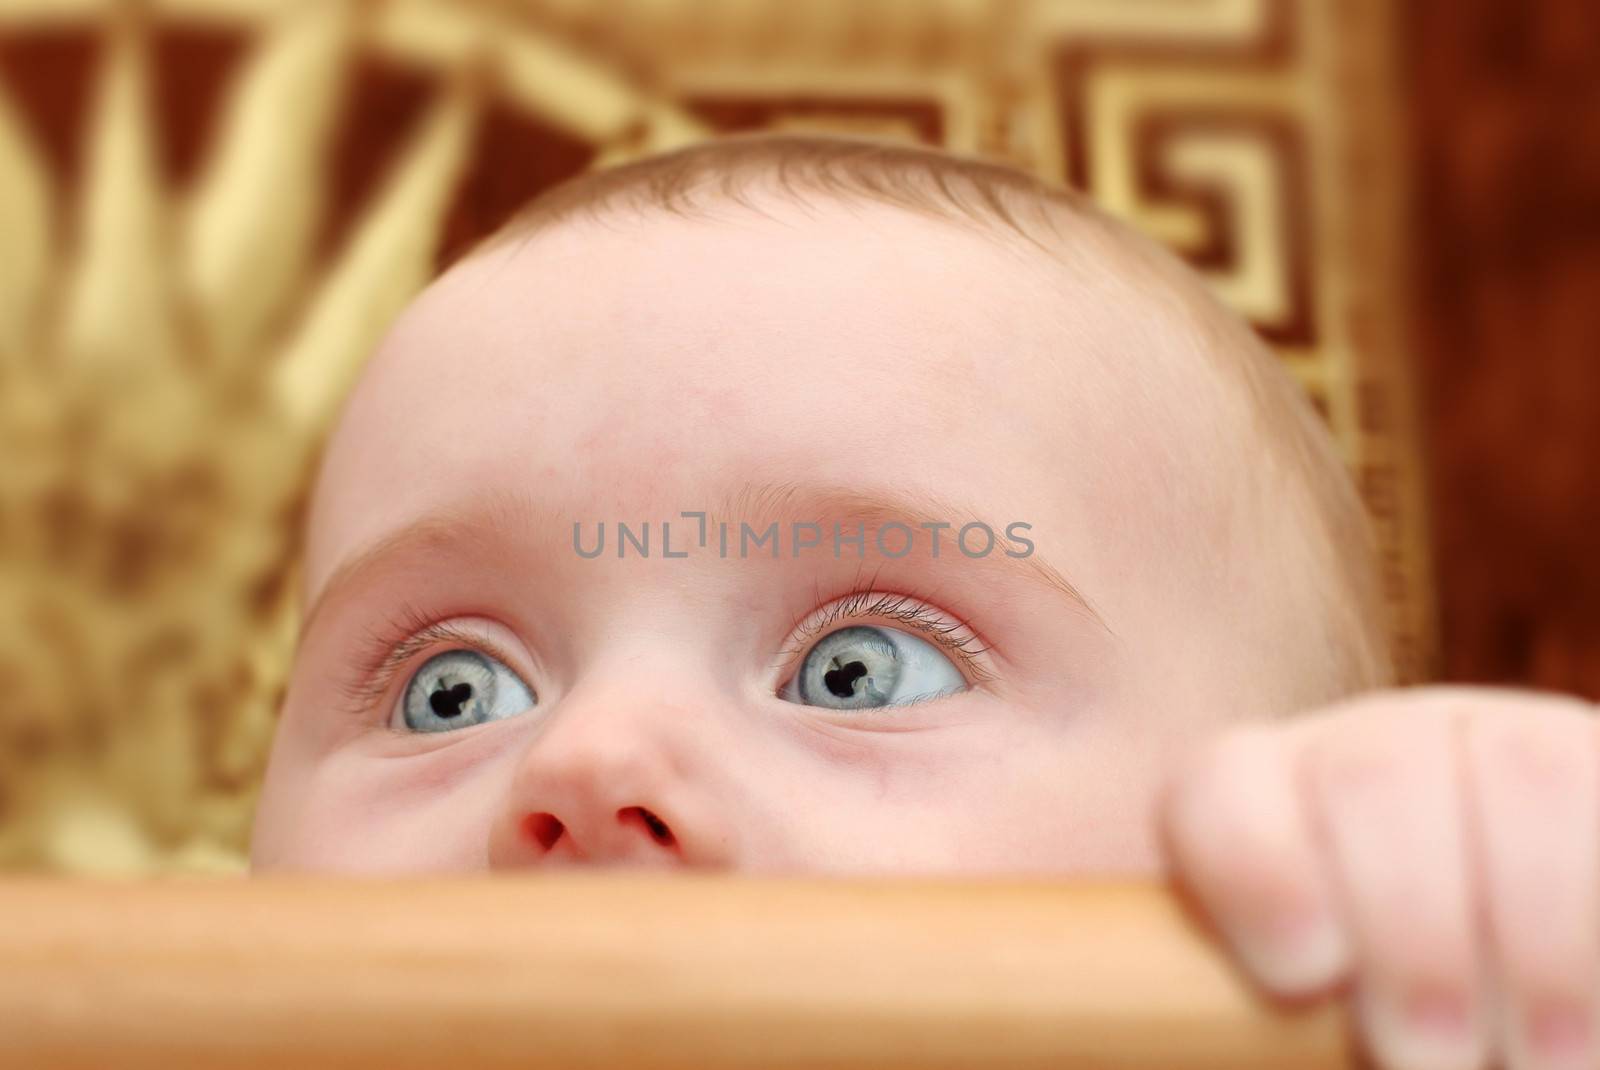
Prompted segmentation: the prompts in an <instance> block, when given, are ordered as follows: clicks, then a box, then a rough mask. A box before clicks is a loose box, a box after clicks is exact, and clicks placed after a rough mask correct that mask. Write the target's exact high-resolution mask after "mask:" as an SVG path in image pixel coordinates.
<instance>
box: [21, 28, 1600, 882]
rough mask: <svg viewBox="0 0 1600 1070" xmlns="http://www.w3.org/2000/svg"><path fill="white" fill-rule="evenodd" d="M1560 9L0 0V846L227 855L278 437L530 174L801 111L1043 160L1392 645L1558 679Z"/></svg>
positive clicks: (286, 638)
mask: <svg viewBox="0 0 1600 1070" xmlns="http://www.w3.org/2000/svg"><path fill="white" fill-rule="evenodd" d="M1597 63H1600V6H1597V5H1595V4H1594V3H1593V2H1592V0H1542V2H1529V3H1513V2H1510V0H1411V2H1409V3H1404V4H1393V3H1390V2H1389V0H807V2H805V3H803V4H802V3H796V2H789V0H695V2H689V0H477V2H472V0H348V2H346V0H300V2H291V0H143V2H128V0H31V2H30V0H0V868H9V869H42V870H52V871H58V872H71V873H151V872H169V871H203V872H216V873H236V872H240V871H242V869H243V867H244V857H245V854H244V852H245V845H246V843H247V839H248V833H249V823H250V817H251V811H252V807H253V804H254V800H255V792H256V788H257V784H258V782H259V779H260V775H261V772H262V769H263V766H264V761H265V758H266V753H267V747H268V744H269V742H270V738H271V731H272V726H273V718H274V714H275V709H276V706H277V703H278V701H279V700H280V698H281V695H282V690H283V684H284V680H285V676H286V672H287V668H288V664H289V660H290V657H291V654H292V649H293V643H294V636H295V625H296V615H297V612H298V609H299V607H298V606H297V605H296V604H295V599H296V594H295V588H296V568H297V551H298V546H297V540H298V525H299V521H300V518H301V513H302V511H303V508H304V501H305V494H306V489H307V482H308V480H309V478H310V475H311V473H312V471H313V466H314V464H315V460H316V455H317V450H318V448H319V446H320V444H321V438H322V436H323V434H324V433H325V432H326V430H327V428H328V426H329V422H330V420H331V418H332V415H333V413H334V412H335V411H336V409H337V406H338V404H339V402H340V400H341V398H342V397H343V394H344V391H345V390H346V389H347V388H348V386H349V385H350V383H351V381H352V379H353V377H354V375H355V373H356V372H357V370H358V369H359V367H360V365H361V362H362V361H363V359H364V358H365V357H366V355H367V353H368V351H369V350H370V348H371V347H372V345H373V344H374V342H375V341H376V339H377V338H378V336H379V335H380V333H381V332H382V330H383V328H384V326H385V325H386V324H387V322H388V321H389V319H390V318H391V317H392V316H393V315H394V314H395V313H396V312H397V311H398V309H399V308H400V307H401V306H402V305H403V304H404V302H405V301H406V300H407V298H408V297H409V296H411V295H412V294H413V293H415V292H416V290H417V289H419V288H420V287H421V286H423V285H424V284H425V283H426V282H427V281H428V279H429V278H431V277H432V276H433V275H434V274H435V273H436V272H437V271H439V270H440V269H441V268H442V267H443V266H445V265H447V264H448V263H449V262H450V260H451V259H452V258H453V257H455V256H457V255H459V254H460V253H461V252H462V251H463V250H464V249H466V248H467V247H469V246H470V245H471V244H472V243H473V242H474V241H476V240H477V239H478V238H479V237H481V236H483V235H485V234H487V233H488V232H490V231H492V230H493V229H494V228H495V227H496V226H498V225H499V224H500V223H501V222H503V221H504V220H505V219H506V218H508V216H509V215H510V214H512V213H513V212H514V211H515V210H516V209H517V208H518V206H520V205H521V204H523V203H525V202H526V201H527V200H528V199H529V198H530V197H532V196H534V195H536V194H537V193H538V192H539V191H540V190H542V189H545V188H547V187H549V186H550V185H552V184H554V183H556V182H558V181H560V180H561V179H563V178H566V177H568V176H571V175H574V174H577V173H579V172H581V171H584V170H586V169H589V168H598V167H605V166H609V165H611V164H614V163H616V162H619V161H623V160H627V159H631V158H634V157H636V156H638V155H641V154H645V153H649V152H654V151H659V150H663V149H669V148H672V147H675V146H678V145H682V144H687V143H690V142H693V141H695V140H698V139H701V138H706V137H711V136H715V135H716V134H718V133H720V132H726V131H735V130H749V129H794V130H823V131H827V130H833V131H841V132H852V133H869V134H873V135H876V136H881V137H886V138H894V139H903V140H909V141H920V142H926V143H930V144H935V145H942V146H944V147H947V148H950V149H953V150H956V151H959V152H964V153H970V154H975V155H981V156H985V157H989V158H993V159H997V160H1001V161H1005V162H1009V163H1012V164H1014V165H1016V166H1019V167H1022V168H1025V169H1028V170H1030V171H1033V172H1035V173H1037V174H1039V175H1041V176H1043V177H1044V178H1046V179H1048V180H1049V181H1052V182H1056V183H1062V184H1070V185H1073V186H1076V187H1079V188H1081V189H1084V190H1086V191H1087V192H1088V193H1089V194H1090V195H1092V196H1093V197H1094V198H1095V199H1096V200H1097V201H1098V202H1099V203H1100V204H1102V205H1103V206H1105V207H1106V208H1107V209H1109V210H1110V211H1112V212H1114V213H1116V214H1117V215H1119V216H1121V217H1123V218H1125V219H1127V220H1129V221H1130V222H1132V223H1133V224H1134V225H1135V226H1138V227H1141V228H1143V229H1144V230H1146V231H1147V232H1148V233H1151V234H1153V235H1154V236H1156V237H1157V238H1159V239H1160V240H1162V241H1164V242H1166V243H1168V244H1169V245H1170V246H1171V247H1172V248H1174V249H1175V250H1177V251H1178V252H1179V254H1180V255H1182V256H1184V257H1185V258H1186V259H1188V260H1189V262H1190V263H1192V264H1193V265H1194V266H1195V267H1196V268H1197V269H1198V270H1200V271H1201V272H1203V273H1204V274H1205V276H1206V277H1207V278H1208V280H1209V281H1210V282H1211V284H1212V285H1213V286H1214V287H1215V289H1216V291H1217V292H1218V293H1219V294H1220V295H1221V296H1222V298H1223V299H1224V300H1226V301H1228V302H1229V303H1230V304H1232V305H1233V306H1234V307H1235V308H1237V309H1239V310H1240V311H1241V312H1242V313H1243V314H1244V315H1245V316H1247V317H1248V318H1249V319H1250V321H1251V322H1252V323H1253V324H1254V325H1255V326H1256V328H1257V329H1258V330H1259V331H1260V332H1261V333H1262V335H1263V336H1264V337H1265V338H1266V339H1267V340H1268V341H1269V342H1270V343H1271V344H1272V345H1273V346H1274V347H1275V349H1276V351H1277V352H1278V353H1279V354H1280V356H1281V357H1282V359H1283V360H1284V361H1285V363H1286V364H1287V366H1288V367H1289V368H1290V369H1291V370H1292V371H1293V372H1294V373H1295V375H1296V376H1297V378H1298V379H1299V381H1300V382H1301V383H1302V384H1303V385H1304V387H1305V389H1306V390H1307V392H1308V394H1309V396H1310V397H1311V398H1312V400H1313V402H1314V403H1315V404H1316V406H1317V408H1318V410H1319V411H1320V412H1321V413H1322V415H1323V417H1324V418H1325V419H1326V420H1327V422H1328V425H1329V427H1330V429H1331V430H1332V431H1333V433H1334V435H1335V436H1336V438H1337V440H1338V442H1339V445H1340V448H1341V449H1342V451H1343V453H1344V456H1345V458H1346V461H1347V463H1348V464H1349V466H1350V469H1351V472H1352V474H1353V475H1354V477H1355V479H1356V482H1357V485H1358V486H1359V487H1360V489H1361V493H1362V495H1363V498H1364V500H1365V501H1366V504H1367V506H1368V509H1369V512H1370V513H1371V515H1372V518H1373V520H1374V524H1375V528H1376V531H1377V534H1378V538H1379V543H1380V550H1381V554H1382V567H1383V574H1384V582H1385V592H1386V597H1387V600H1388V605H1389V610H1390V621H1391V629H1390V631H1391V640H1392V644H1393V649H1394V652H1395V656H1396V659H1397V662H1398V663H1399V665H1400V667H1401V671H1402V674H1403V675H1404V677H1405V678H1406V679H1407V680H1408V681H1411V682H1423V681H1429V680H1440V679H1443V680H1454V681H1469V682H1497V683H1506V684H1516V685H1525V686H1536V687H1546V688H1556V689H1562V690H1568V691H1575V692H1579V693H1582V694H1585V695H1587V696H1588V697H1590V698H1592V699H1600V554H1597V553H1595V552H1594V548H1595V546H1596V537H1595V533H1596V532H1597V531H1600V477H1597V476H1596V474H1595V468H1596V465H1597V464H1600V300H1597V297H1600V256H1597V253H1600V79H1597V78H1596V76H1595V74H1594V69H1595V66H1596V64H1597Z"/></svg>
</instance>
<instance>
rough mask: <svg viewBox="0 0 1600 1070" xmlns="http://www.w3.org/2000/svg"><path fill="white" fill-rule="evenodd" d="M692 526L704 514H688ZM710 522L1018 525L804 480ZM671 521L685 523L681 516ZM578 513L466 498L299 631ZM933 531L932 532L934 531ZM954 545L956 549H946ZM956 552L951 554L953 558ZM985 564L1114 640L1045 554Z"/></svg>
mask: <svg viewBox="0 0 1600 1070" xmlns="http://www.w3.org/2000/svg"><path fill="white" fill-rule="evenodd" d="M685 512H687V513H688V516H689V518H690V519H689V520H688V521H685V522H686V523H692V522H693V520H694V519H695V518H696V517H698V516H700V515H701V512H700V511H699V510H693V511H685ZM703 515H704V517H705V523H707V524H709V525H712V526H715V525H716V524H718V523H720V522H724V521H725V522H727V523H728V524H729V526H730V528H737V526H738V525H740V524H747V525H750V526H751V527H753V528H755V529H756V530H757V531H758V532H759V531H764V530H765V529H766V528H767V527H768V526H770V525H772V524H777V525H779V526H780V528H781V527H782V526H783V525H787V524H805V523H813V524H817V525H819V526H820V527H821V528H822V529H823V530H824V531H827V530H830V528H829V525H832V524H835V523H838V524H860V525H862V526H863V527H864V528H865V529H867V530H874V529H876V528H879V527H881V526H883V525H885V524H889V523H898V524H903V525H905V526H907V527H909V528H912V529H914V530H917V529H924V528H928V529H930V530H931V528H932V527H945V528H948V532H947V533H946V536H945V538H946V540H948V541H949V542H953V541H954V540H955V535H953V534H949V533H953V532H957V531H959V530H960V529H961V527H962V526H963V525H964V524H967V523H972V522H986V523H988V524H989V526H990V528H991V529H992V530H995V531H996V532H997V533H998V532H1003V531H1005V530H1006V527H1007V524H1008V523H1010V522H1011V521H1009V520H999V521H983V520H982V518H981V517H979V516H978V515H977V514H976V513H975V511H974V510H972V509H970V508H963V507H958V506H954V505H952V504H951V503H948V502H945V501H944V500H942V499H940V498H939V497H938V496H937V495H933V494H928V493H918V492H910V491H905V490H892V491H884V492H877V491H863V490H861V489H859V488H854V487H843V486H827V485H823V486H807V485H802V484H798V483H747V484H745V485H743V486H742V487H740V488H739V489H738V490H736V491H734V492H733V493H731V494H727V495H724V496H723V497H721V498H720V499H718V500H717V501H716V502H714V503H711V508H708V509H706V510H704V513H703ZM663 519H664V520H670V521H678V520H681V519H683V513H680V514H679V515H678V516H666V517H663ZM571 520H572V518H571V517H570V516H564V515H562V514H561V513H560V512H559V511H558V510H556V509H554V508H552V507H550V506H548V505H546V504H544V503H542V502H539V501H537V500H536V499H535V498H534V496H533V495H532V494H530V493H529V492H527V491H526V490H522V489H508V488H497V489H495V490H491V491H480V492H478V493H476V494H474V495H473V496H472V497H471V498H469V499H467V500H466V501H464V502H462V503H458V504H454V505H447V506H444V507H442V508H439V509H436V510H434V511H432V512H430V513H427V514H425V515H423V516H421V517H419V518H417V519H416V520H413V521H411V522H409V523H407V524H405V525H403V526H401V527H399V528H397V529H395V530H393V531H390V532H388V533H387V534H384V535H381V536H379V537H378V538H376V539H374V540H373V541H371V542H370V543H368V544H367V545H366V546H365V547H363V548H362V549H360V550H358V551H357V552H355V553H354V554H352V555H351V556H349V557H347V558H346V559H345V560H344V561H342V562H341V563H340V564H339V565H338V566H337V567H336V568H335V569H334V570H333V571H332V572H331V573H330V574H329V577H328V579H327V581H326V582H325V583H323V585H322V590H321V592H320V593H318V594H317V595H316V597H315V599H314V600H312V602H311V603H310V606H309V608H308V609H307V611H306V613H305V616H304V617H303V618H302V619H301V625H300V635H301V636H302V637H303V636H305V635H306V634H307V633H309V632H310V630H311V626H312V624H313V623H314V622H315V620H316V619H317V617H318V616H319V615H321V614H322V613H324V612H325V611H326V609H327V607H328V606H330V605H332V604H334V603H336V602H338V601H340V600H341V599H342V598H344V597H346V596H347V592H349V591H352V590H354V589H356V588H359V587H361V586H363V585H364V584H365V582H366V580H367V579H368V577H369V576H370V575H371V574H374V573H377V572H380V571H384V570H386V569H387V568H389V567H391V566H392V565H393V563H394V562H395V561H397V560H399V559H404V558H410V559H413V560H416V559H426V557H428V556H429V555H431V554H434V553H443V552H445V551H447V550H450V549H459V548H460V547H461V546H462V545H467V546H471V545H473V544H477V545H479V546H482V547H485V548H487V547H488V546H489V545H490V544H491V543H494V542H496V541H499V540H505V539H508V538H516V537H517V536H518V535H519V534H521V535H524V536H525V535H526V533H527V532H528V531H530V530H541V529H543V528H548V529H549V530H552V531H554V530H557V529H565V527H566V526H567V525H569V524H570V523H571ZM930 526H931V527H930ZM947 544H948V543H947ZM947 556H949V555H947ZM971 560H972V564H973V565H974V566H976V567H982V568H992V569H999V570H1003V571H1006V572H1009V573H1011V574H1013V575H1016V576H1019V577H1022V578H1024V579H1025V580H1027V581H1028V582H1030V583H1036V584H1043V585H1044V586H1046V587H1048V588H1050V589H1051V590H1053V591H1054V592H1055V593H1057V594H1058V595H1060V596H1062V597H1064V598H1065V599H1066V600H1067V601H1068V602H1070V603H1071V604H1072V605H1073V607H1074V608H1075V609H1077V610H1078V611H1079V612H1081V613H1083V614H1084V615H1086V616H1087V617H1088V618H1089V619H1090V620H1092V621H1093V622H1094V623H1095V624H1097V625H1099V627H1100V628H1102V629H1103V630H1104V631H1106V632H1107V634H1111V628H1110V626H1109V625H1108V624H1107V623H1106V621H1105V619H1104V618H1103V617H1102V616H1101V615H1100V613H1099V611H1098V610H1097V609H1096V608H1095V607H1094V605H1093V603H1091V602H1090V601H1089V599H1088V597H1087V596H1085V595H1084V594H1083V593H1082V592H1081V591H1080V590H1079V589H1078V588H1077V587H1076V586H1075V585H1074V584H1073V583H1072V582H1071V581H1069V580H1068V579H1067V578H1066V576H1064V575H1063V574H1062V573H1061V572H1060V571H1058V570H1057V569H1056V568H1055V567H1054V566H1053V565H1051V564H1050V563H1049V562H1047V561H1045V560H1043V559H1041V558H1040V557H1039V556H1037V555H1036V554H1033V553H1030V554H1029V555H1028V556H1026V557H1013V556H1010V555H1008V554H1006V553H1003V552H1002V553H992V554H988V555H985V556H983V557H982V558H974V559H971Z"/></svg>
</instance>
